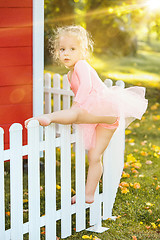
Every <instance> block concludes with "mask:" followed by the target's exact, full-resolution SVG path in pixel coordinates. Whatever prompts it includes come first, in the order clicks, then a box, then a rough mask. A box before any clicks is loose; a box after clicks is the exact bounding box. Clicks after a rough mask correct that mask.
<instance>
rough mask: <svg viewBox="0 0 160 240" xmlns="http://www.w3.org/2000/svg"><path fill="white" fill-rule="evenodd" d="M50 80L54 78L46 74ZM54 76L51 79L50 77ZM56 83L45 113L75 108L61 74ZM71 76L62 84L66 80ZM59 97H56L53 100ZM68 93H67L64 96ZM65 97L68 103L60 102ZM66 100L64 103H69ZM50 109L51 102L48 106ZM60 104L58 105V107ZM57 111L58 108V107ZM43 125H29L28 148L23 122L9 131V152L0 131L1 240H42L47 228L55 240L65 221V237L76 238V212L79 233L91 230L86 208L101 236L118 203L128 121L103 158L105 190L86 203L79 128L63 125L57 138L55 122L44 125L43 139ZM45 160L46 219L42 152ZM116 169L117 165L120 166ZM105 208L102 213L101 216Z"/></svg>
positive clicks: (48, 90)
mask: <svg viewBox="0 0 160 240" xmlns="http://www.w3.org/2000/svg"><path fill="white" fill-rule="evenodd" d="M46 76H47V77H45V79H47V81H48V79H49V81H48V82H49V84H50V83H51V81H50V80H51V78H50V76H49V75H46ZM48 76H49V77H48ZM56 78H57V79H59V80H56V81H57V85H56V84H55V83H54V87H53V88H51V84H50V85H49V84H48V87H47V86H46V85H45V86H46V87H45V101H46V105H45V109H46V110H45V111H48V112H50V111H51V110H52V107H51V104H52V101H54V105H55V106H54V108H56V110H60V109H61V108H63V109H65V108H67V107H69V106H70V104H71V102H72V99H71V98H72V97H73V93H72V92H71V91H70V90H69V86H67V85H66V86H65V84H64V85H63V86H65V88H66V89H61V88H60V78H59V76H58V75H57V76H56ZM65 79H66V76H64V79H63V81H64V82H65V81H66V80H65ZM52 93H54V96H52ZM64 94H65V95H64ZM61 95H63V97H62V98H63V101H65V104H64V105H62V104H61V102H60V101H61ZM64 99H65V100H64ZM47 101H48V102H49V104H50V106H49V105H48V106H47V104H48V102H47ZM56 103H58V105H57V106H56ZM54 110H55V109H54ZM41 128H42V127H40V126H39V123H38V121H36V120H32V121H30V122H29V124H28V144H27V145H25V146H22V137H23V136H22V126H21V125H20V124H18V123H15V124H13V125H12V126H11V127H10V149H8V150H4V143H3V142H4V136H3V135H4V131H3V129H2V128H0V216H1V217H0V239H3V240H8V239H11V240H22V239H23V235H24V234H26V233H29V239H30V240H39V239H40V228H41V227H43V226H45V238H46V239H48V240H54V239H56V222H57V221H58V220H61V238H66V237H68V236H70V235H71V234H72V219H71V216H72V214H74V213H75V214H76V231H77V232H78V231H81V230H84V229H86V209H87V208H89V209H90V225H91V227H90V228H89V229H87V230H90V231H94V232H102V231H104V230H107V229H106V228H103V227H102V218H103V220H106V219H107V218H110V217H112V209H113V204H114V201H115V197H116V192H117V189H118V184H119V181H120V178H121V174H122V170H123V162H124V147H125V146H124V144H125V141H124V137H125V136H124V121H123V119H121V120H120V125H119V127H118V128H117V130H116V132H115V134H114V136H113V138H112V140H111V142H110V144H109V146H108V148H107V149H106V151H105V153H104V155H103V190H102V193H99V185H98V187H97V189H96V193H95V202H94V203H92V204H86V203H85V149H84V146H83V145H84V144H83V136H82V133H81V132H80V130H79V128H78V126H76V129H75V131H74V132H73V131H72V130H71V126H70V125H59V130H58V133H59V134H58V135H57V134H56V133H57V128H56V125H55V124H51V125H50V126H47V127H44V138H43V139H42V140H41V139H40V132H41V131H40V129H41ZM71 144H74V146H75V148H74V149H75V190H76V204H73V205H72V204H71V181H72V176H71V159H72V157H71ZM57 147H58V148H60V149H61V151H60V164H61V183H60V186H61V207H60V209H56V184H57V183H56V181H57V180H56V148H57ZM42 151H43V152H44V156H45V172H44V175H45V215H43V216H41V212H40V152H42ZM26 155H27V156H28V213H29V219H28V222H26V223H23V217H24V214H23V200H24V196H23V175H24V174H25V173H24V172H23V156H26ZM5 160H10V162H9V164H10V214H11V218H10V228H9V229H7V230H5V223H6V217H5V209H6V206H5V199H4V198H5V194H4V189H5V182H4V177H5V176H4V175H5V173H4V161H5ZM115 166H116V167H115ZM102 205H103V213H102Z"/></svg>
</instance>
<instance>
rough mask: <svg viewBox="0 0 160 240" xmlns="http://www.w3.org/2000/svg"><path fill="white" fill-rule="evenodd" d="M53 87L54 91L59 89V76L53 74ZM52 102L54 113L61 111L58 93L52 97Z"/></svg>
mask: <svg viewBox="0 0 160 240" xmlns="http://www.w3.org/2000/svg"><path fill="white" fill-rule="evenodd" d="M53 86H54V88H55V89H60V75H59V74H54V76H53ZM53 101H54V108H53V109H54V112H56V111H59V110H60V109H61V98H60V94H59V93H57V94H56V93H55V94H54V96H53Z"/></svg>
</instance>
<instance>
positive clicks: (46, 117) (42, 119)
mask: <svg viewBox="0 0 160 240" xmlns="http://www.w3.org/2000/svg"><path fill="white" fill-rule="evenodd" d="M31 120H38V121H39V124H40V125H41V126H48V125H49V124H50V123H51V118H50V114H43V115H41V116H38V117H33V118H29V119H27V120H26V121H25V127H26V128H27V126H28V123H29V122H30V121H31Z"/></svg>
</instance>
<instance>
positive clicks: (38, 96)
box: [33, 0, 44, 116]
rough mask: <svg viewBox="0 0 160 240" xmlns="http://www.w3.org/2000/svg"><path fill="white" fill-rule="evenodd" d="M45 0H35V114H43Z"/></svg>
mask: <svg viewBox="0 0 160 240" xmlns="http://www.w3.org/2000/svg"><path fill="white" fill-rule="evenodd" d="M43 70H44V0H33V116H37V115H41V114H43Z"/></svg>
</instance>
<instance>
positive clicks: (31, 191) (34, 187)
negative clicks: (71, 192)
mask: <svg viewBox="0 0 160 240" xmlns="http://www.w3.org/2000/svg"><path fill="white" fill-rule="evenodd" d="M28 198H29V239H30V240H35V239H36V240H40V163H39V123H38V121H37V120H32V121H30V122H29V124H28Z"/></svg>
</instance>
